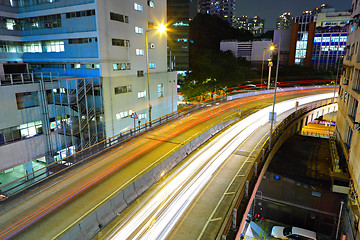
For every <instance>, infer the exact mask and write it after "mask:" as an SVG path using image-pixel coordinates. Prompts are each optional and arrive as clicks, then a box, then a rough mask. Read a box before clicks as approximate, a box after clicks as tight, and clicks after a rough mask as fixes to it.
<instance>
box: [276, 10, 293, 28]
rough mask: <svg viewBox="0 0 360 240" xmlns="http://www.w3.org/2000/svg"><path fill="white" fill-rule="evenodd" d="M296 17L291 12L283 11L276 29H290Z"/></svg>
mask: <svg viewBox="0 0 360 240" xmlns="http://www.w3.org/2000/svg"><path fill="white" fill-rule="evenodd" d="M293 21H294V18H293V17H292V16H291V14H290V13H289V12H285V13H283V14H282V15H281V16H280V17H278V19H277V21H276V29H290V28H291V26H292V24H293Z"/></svg>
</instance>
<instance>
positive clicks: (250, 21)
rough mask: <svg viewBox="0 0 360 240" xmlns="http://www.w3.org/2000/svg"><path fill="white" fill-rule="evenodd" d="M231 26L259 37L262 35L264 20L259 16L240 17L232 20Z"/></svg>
mask: <svg viewBox="0 0 360 240" xmlns="http://www.w3.org/2000/svg"><path fill="white" fill-rule="evenodd" d="M233 25H234V27H235V28H238V29H245V30H249V31H250V32H251V33H252V34H253V35H254V36H259V35H261V34H263V33H264V25H265V20H264V19H261V18H260V17H259V16H255V17H253V18H248V17H247V16H241V17H238V18H236V19H234V23H233Z"/></svg>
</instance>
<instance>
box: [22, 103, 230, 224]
mask: <svg viewBox="0 0 360 240" xmlns="http://www.w3.org/2000/svg"><path fill="white" fill-rule="evenodd" d="M228 105H232V106H234V104H233V103H231V104H228ZM235 105H236V104H235ZM232 106H231V107H232ZM222 112H223V111H221V110H219V108H218V109H216V110H215V111H213V113H212V114H210V115H209V113H199V114H206V115H207V116H206V118H205V119H209V118H210V117H211V116H216V115H220V114H221V113H222ZM192 120H193V119H192ZM200 122H201V121H200ZM188 126H189V125H188ZM176 134H178V132H175V135H176ZM146 145H147V146H149V148H147V149H142V150H141V153H142V154H144V153H146V152H147V151H149V149H151V148H154V146H155V145H156V144H149V143H146ZM132 156H133V154H132ZM125 163H127V161H125V162H124V161H123V162H121V163H120V165H119V163H116V164H115V165H113V167H115V170H116V168H117V167H121V166H123V165H124V164H125ZM87 172H89V171H87ZM112 172H114V168H112V169H111V171H107V172H105V174H102V175H101V176H102V177H106V176H107V175H108V174H109V173H112ZM78 175H80V174H78ZM100 180H101V178H100ZM98 181H99V178H95V179H93V181H90V182H88V183H87V184H83V185H81V186H80V187H79V186H77V187H76V189H74V188H73V189H71V190H73V191H72V192H70V195H69V194H68V195H66V196H65V198H64V197H63V198H62V199H57V200H56V201H55V202H54V203H52V204H51V205H48V209H50V210H51V209H53V208H54V207H57V206H60V205H61V204H62V203H63V202H62V201H64V200H65V201H66V200H68V199H71V198H72V197H74V196H76V194H78V193H81V192H83V191H84V190H86V189H87V188H89V187H91V186H93V184H96V183H97V182H98ZM59 195H60V196H62V195H65V193H59ZM45 207H46V206H45ZM45 210H46V209H45V208H44V207H43V208H42V209H40V213H43V212H44V211H45ZM31 216H32V217H31V218H27V217H25V218H23V219H26V221H24V222H25V224H27V223H29V222H30V221H32V220H34V219H35V220H36V217H37V216H36V214H35V213H34V212H31ZM34 217H35V218H34ZM19 223H21V222H19V221H17V222H16V223H15V225H17V226H18V225H20V224H19Z"/></svg>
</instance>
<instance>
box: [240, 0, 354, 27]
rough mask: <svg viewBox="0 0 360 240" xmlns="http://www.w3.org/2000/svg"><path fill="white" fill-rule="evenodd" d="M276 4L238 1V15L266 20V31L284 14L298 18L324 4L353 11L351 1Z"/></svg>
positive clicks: (305, 0) (309, 0)
mask: <svg viewBox="0 0 360 240" xmlns="http://www.w3.org/2000/svg"><path fill="white" fill-rule="evenodd" d="M275 2H276V4H274V3H273V2H272V1H267V0H254V1H244V0H237V1H236V15H237V16H242V15H247V16H248V17H254V16H256V15H257V16H259V17H261V18H263V19H265V30H269V29H274V28H275V27H276V19H277V18H278V17H279V16H280V15H281V14H283V13H284V12H290V13H291V15H292V16H297V15H299V14H301V13H302V12H303V11H305V10H313V9H315V8H316V7H319V6H320V5H321V4H323V3H325V4H328V5H330V6H332V7H334V8H336V10H337V11H342V10H343V11H346V10H349V9H351V0H345V1H344V0H342V1H339V0H326V1H324V0H303V1H301V2H297V1H294V0H292V1H288V0H277V1H275ZM259 6H261V7H259Z"/></svg>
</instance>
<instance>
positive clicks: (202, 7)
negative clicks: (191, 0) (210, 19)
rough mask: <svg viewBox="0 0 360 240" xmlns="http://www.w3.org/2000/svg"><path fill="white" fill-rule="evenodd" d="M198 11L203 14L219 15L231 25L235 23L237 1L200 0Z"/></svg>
mask: <svg viewBox="0 0 360 240" xmlns="http://www.w3.org/2000/svg"><path fill="white" fill-rule="evenodd" d="M198 11H199V12H200V13H203V14H210V15H218V16H220V17H221V18H223V19H224V20H226V21H228V22H229V23H233V21H234V18H235V0H199V9H198Z"/></svg>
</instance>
